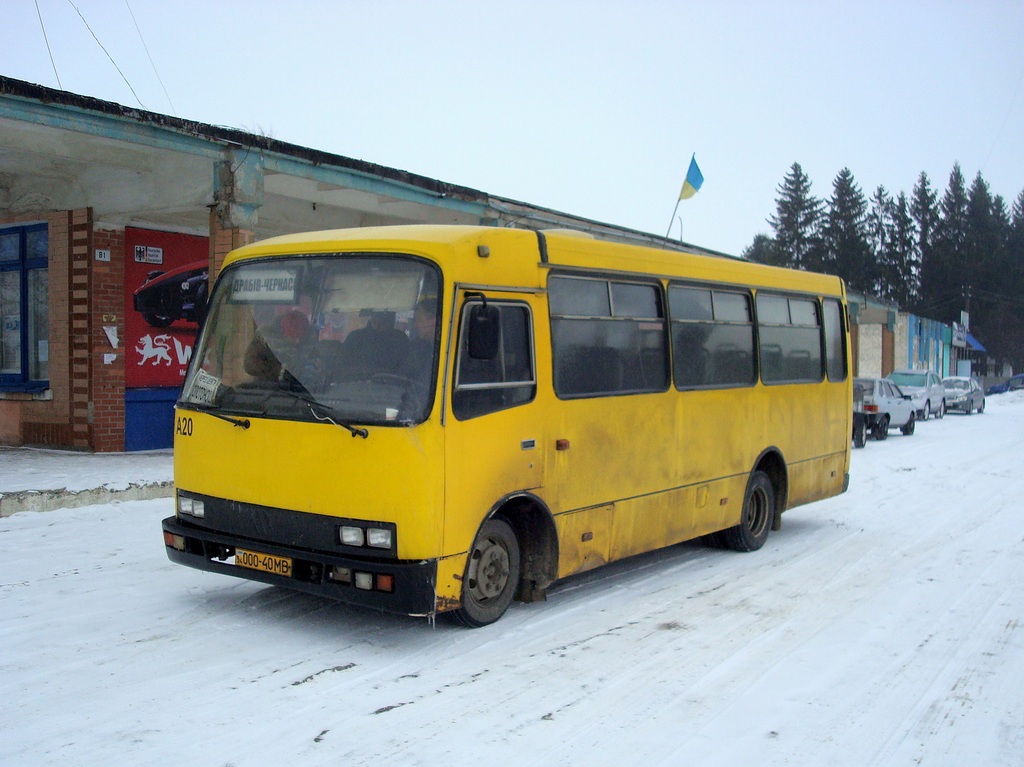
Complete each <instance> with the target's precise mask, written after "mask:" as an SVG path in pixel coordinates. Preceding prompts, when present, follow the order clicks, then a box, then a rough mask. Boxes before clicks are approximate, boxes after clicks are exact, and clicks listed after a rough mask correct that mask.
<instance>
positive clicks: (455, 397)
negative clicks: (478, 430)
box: [451, 297, 538, 421]
mask: <svg viewBox="0 0 1024 767" xmlns="http://www.w3.org/2000/svg"><path fill="white" fill-rule="evenodd" d="M486 304H487V306H494V307H497V308H498V309H499V310H501V309H503V308H509V309H520V310H523V311H524V315H525V319H526V343H527V349H528V352H529V356H528V360H529V365H530V376H531V378H530V379H529V380H515V381H501V382H495V383H489V382H482V383H479V382H475V383H463V382H462V375H463V368H462V365H463V359H464V354H463V351H464V344H465V343H466V326H467V323H468V322H469V316H470V312H471V311H472V309H473V307H474V306H483V305H484V301H483V300H482V299H479V298H475V297H474V298H470V299H468V300H466V301H464V302H463V304H462V308H461V309H460V312H459V323H458V335H457V336H456V340H455V366H454V370H453V371H452V393H451V408H452V414H453V415H454V416H455V418H456V420H458V421H468V420H471V419H473V418H480V417H481V416H485V415H490V414H491V413H498V412H501V411H502V410H509V409H511V408H516V407H521V406H522V405H528V404H529V403H531V402H533V401H534V400H536V399H537V389H538V382H537V349H536V332H535V330H534V327H535V323H534V317H533V307H531V306H530V304H529V303H528V302H526V301H515V300H508V299H488V300H487V302H486ZM499 327H500V335H499V347H498V353H499V355H501V356H502V357H504V353H505V346H504V330H505V323H504V321H502V322H501V323H500V326H499ZM467 353H468V352H467ZM526 387H529V388H530V389H531V392H530V396H529V398H528V399H525V400H523V401H521V402H511V403H502V406H501V407H497V408H491V409H482V410H479V411H476V410H474V409H472V408H470V409H469V410H468V411H467V410H466V407H465V405H464V404H463V403H461V401H460V397H459V394H460V393H464V392H486V391H501V390H511V389H519V388H526Z"/></svg>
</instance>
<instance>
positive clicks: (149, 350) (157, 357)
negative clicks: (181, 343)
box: [135, 334, 171, 365]
mask: <svg viewBox="0 0 1024 767" xmlns="http://www.w3.org/2000/svg"><path fill="white" fill-rule="evenodd" d="M170 340H171V337H170V336H169V335H166V334H161V335H159V336H143V337H142V338H140V339H139V342H140V345H139V346H136V347H135V351H137V352H138V353H139V354H141V355H142V359H140V360H139V364H140V365H145V364H146V361H147V360H150V359H152V360H153V364H154V365H159V364H160V362H161V361H162V362H163V363H164V364H165V365H170V364H171V354H170V349H171V344H170Z"/></svg>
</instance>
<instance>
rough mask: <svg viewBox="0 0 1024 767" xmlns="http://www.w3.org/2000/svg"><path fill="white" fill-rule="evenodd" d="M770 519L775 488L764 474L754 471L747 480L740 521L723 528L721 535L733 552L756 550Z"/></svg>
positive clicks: (773, 505)
mask: <svg viewBox="0 0 1024 767" xmlns="http://www.w3.org/2000/svg"><path fill="white" fill-rule="evenodd" d="M774 518H775V488H774V487H773V486H772V481H771V480H770V479H768V475H767V474H765V473H764V472H763V471H755V472H754V473H753V474H751V475H750V481H749V482H748V483H747V493H746V496H745V497H744V498H743V516H742V518H741V519H740V523H739V524H738V525H736V527H730V528H729V529H728V530H723V531H722V538H723V540H724V541H725V544H726V546H728V547H729V548H730V549H732V550H733V551H757V550H758V549H759V548H761V547H762V546H764V542H765V541H766V540H768V531H769V530H771V527H772V519H774Z"/></svg>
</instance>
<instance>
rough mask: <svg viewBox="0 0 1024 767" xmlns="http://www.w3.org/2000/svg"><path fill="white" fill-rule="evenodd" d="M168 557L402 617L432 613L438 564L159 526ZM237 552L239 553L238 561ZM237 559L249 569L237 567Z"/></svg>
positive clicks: (170, 521) (176, 523) (173, 524)
mask: <svg viewBox="0 0 1024 767" xmlns="http://www.w3.org/2000/svg"><path fill="white" fill-rule="evenodd" d="M163 531H164V544H165V548H166V549H167V557H168V558H169V559H170V560H171V561H172V562H175V563H177V564H179V565H187V566H188V567H194V568H196V569H197V570H207V571H209V572H215V573H223V574H224V575H233V576H235V577H236V578H245V579H247V580H251V581H259V582H260V583H267V584H271V585H274V586H283V587H284V588H289V589H295V590H297V591H303V592H306V593H308V594H315V595H317V596H322V597H327V598H329V599H334V600H337V601H339V602H345V603H347V604H352V605H359V606H361V607H370V608H374V609H377V610H383V611H385V612H390V613H399V614H402V615H431V614H433V613H434V612H435V591H434V584H435V582H436V580H437V561H436V560H433V559H426V560H415V561H406V560H364V559H356V558H354V557H343V556H336V555H333V554H327V553H324V552H319V551H307V550H304V549H296V548H289V547H284V546H278V545H273V544H269V543H266V542H264V541H258V540H249V539H246V538H242V537H239V536H237V535H224V534H221V533H217V532H215V531H211V530H207V529H204V528H199V527H193V526H191V525H188V524H182V522H181V521H180V520H179V519H178V518H177V517H168V518H167V519H165V520H164V521H163ZM239 550H241V551H242V552H243V554H242V555H241V556H240V555H239V554H238V552H239ZM241 560H244V561H245V562H247V563H248V566H244V565H242V564H239V562H240V561H241Z"/></svg>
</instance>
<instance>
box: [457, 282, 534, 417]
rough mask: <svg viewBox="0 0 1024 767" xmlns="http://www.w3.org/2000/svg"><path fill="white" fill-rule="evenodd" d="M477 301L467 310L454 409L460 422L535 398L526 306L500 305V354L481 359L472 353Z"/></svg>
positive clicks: (465, 312)
mask: <svg viewBox="0 0 1024 767" xmlns="http://www.w3.org/2000/svg"><path fill="white" fill-rule="evenodd" d="M479 305H480V304H479V303H477V302H473V303H469V304H467V305H466V307H465V308H464V309H463V312H462V322H461V329H460V332H459V354H458V359H457V362H456V365H457V367H456V370H455V391H454V392H453V394H452V412H454V413H455V417H456V418H458V419H459V420H460V421H464V420H466V419H468V418H476V417H477V416H481V415H485V414H487V413H494V412H496V411H498V410H506V409H507V408H510V407H516V406H517V405H524V404H526V403H527V402H531V401H533V398H534V396H535V395H536V393H537V380H536V377H535V376H534V369H533V344H532V323H531V322H530V313H529V310H528V308H527V307H526V306H522V305H515V304H496V303H494V302H490V303H489V304H488V306H493V307H495V308H497V309H498V312H499V324H498V348H497V354H495V355H494V356H493V357H492V358H490V359H479V358H476V357H474V356H473V355H471V354H470V349H469V333H468V327H469V319H470V312H471V310H472V308H473V307H474V306H479Z"/></svg>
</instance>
